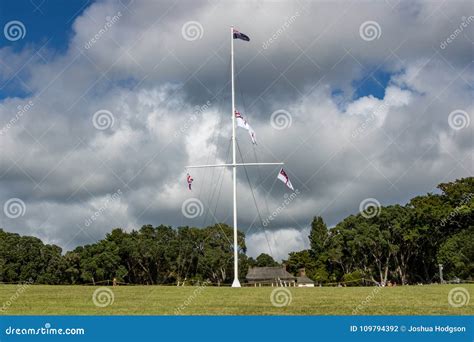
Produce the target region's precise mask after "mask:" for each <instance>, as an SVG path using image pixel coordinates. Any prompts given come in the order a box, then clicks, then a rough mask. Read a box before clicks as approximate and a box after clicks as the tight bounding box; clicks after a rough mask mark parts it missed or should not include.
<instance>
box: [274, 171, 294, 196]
mask: <svg viewBox="0 0 474 342" xmlns="http://www.w3.org/2000/svg"><path fill="white" fill-rule="evenodd" d="M278 179H279V180H281V181H282V182H283V183H285V184H286V186H287V187H289V188H290V189H291V190H293V191H295V189H294V188H293V185H292V184H291V182H290V178H289V177H288V175H287V174H286V172H285V170H283V169H281V170H280V172H279V173H278Z"/></svg>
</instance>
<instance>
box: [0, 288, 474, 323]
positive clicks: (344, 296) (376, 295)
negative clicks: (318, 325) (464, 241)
mask: <svg viewBox="0 0 474 342" xmlns="http://www.w3.org/2000/svg"><path fill="white" fill-rule="evenodd" d="M455 287H462V288H464V289H465V290H467V291H468V293H469V294H470V296H471V297H472V296H473V295H474V285H465V284H463V285H457V286H456V285H429V286H403V287H402V286H398V287H393V288H378V289H379V291H377V290H375V289H376V288H373V287H372V288H371V287H352V288H351V287H345V288H344V287H343V288H337V287H322V288H319V287H316V288H286V289H287V290H289V291H290V293H291V295H290V296H291V302H289V305H287V306H283V307H276V306H274V305H273V304H272V301H271V294H272V290H274V289H275V288H271V287H266V288H264V287H262V288H241V289H232V288H227V287H221V288H219V287H200V288H198V287H174V286H121V287H115V288H112V287H109V289H110V290H111V291H112V292H108V293H107V292H103V291H104V288H100V287H93V286H42V285H31V286H28V287H23V288H21V287H20V286H15V285H1V286H0V305H3V310H2V306H0V315H173V314H176V313H179V314H182V315H351V314H353V313H354V309H356V308H357V307H358V306H359V309H357V312H356V314H359V315H438V314H440V315H473V314H474V303H473V301H474V300H471V301H470V302H468V303H467V304H465V305H463V306H462V307H453V306H451V305H450V304H449V302H448V294H449V292H450V290H451V289H453V288H455ZM99 288H100V290H98V289H99ZM96 290H98V291H101V292H99V293H102V296H101V295H98V296H96V302H98V303H99V304H109V305H107V306H105V307H98V306H96V305H95V304H94V301H93V294H94V291H96ZM280 290H281V288H280ZM464 293H467V292H464ZM108 294H113V303H110V299H111V297H109V298H106V297H107V295H108ZM284 297H285V293H283V292H281V293H280V298H279V299H285V300H286V301H288V299H289V297H287V298H284ZM274 298H275V299H276V300H277V303H280V302H279V301H278V298H277V297H274ZM177 310H178V311H177Z"/></svg>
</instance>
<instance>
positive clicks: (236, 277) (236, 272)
mask: <svg viewBox="0 0 474 342" xmlns="http://www.w3.org/2000/svg"><path fill="white" fill-rule="evenodd" d="M230 69H231V83H232V164H233V165H232V188H233V199H234V200H233V211H234V281H233V282H232V287H240V282H239V253H238V243H237V165H236V160H235V94H234V27H233V26H231V27H230Z"/></svg>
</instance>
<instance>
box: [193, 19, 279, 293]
mask: <svg viewBox="0 0 474 342" xmlns="http://www.w3.org/2000/svg"><path fill="white" fill-rule="evenodd" d="M230 56H231V59H230V60H231V63H230V65H231V81H232V164H214V165H189V166H186V168H202V167H228V166H231V167H232V183H233V211H234V281H233V282H232V287H240V281H239V253H238V251H239V249H238V241H237V166H258V165H283V163H244V162H242V163H237V162H236V160H235V94H234V27H233V26H231V28H230Z"/></svg>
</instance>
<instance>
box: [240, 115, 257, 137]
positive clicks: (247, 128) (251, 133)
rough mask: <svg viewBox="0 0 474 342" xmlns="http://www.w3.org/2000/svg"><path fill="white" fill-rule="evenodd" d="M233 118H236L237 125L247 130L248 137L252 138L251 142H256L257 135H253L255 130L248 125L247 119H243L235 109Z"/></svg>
mask: <svg viewBox="0 0 474 342" xmlns="http://www.w3.org/2000/svg"><path fill="white" fill-rule="evenodd" d="M235 119H236V120H237V126H239V127H242V128H245V129H246V130H247V132H249V135H250V139H252V143H253V144H257V137H256V135H255V131H254V130H253V129H252V127H250V125H249V123H248V122H247V120H245V119H244V117H243V116H242V114H240V113H239V112H238V111H235Z"/></svg>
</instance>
